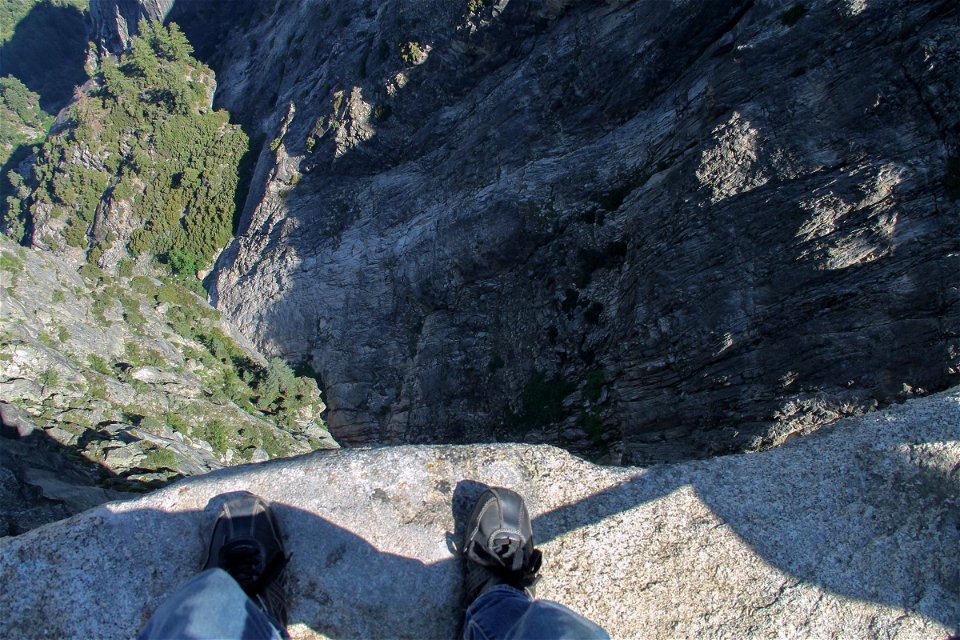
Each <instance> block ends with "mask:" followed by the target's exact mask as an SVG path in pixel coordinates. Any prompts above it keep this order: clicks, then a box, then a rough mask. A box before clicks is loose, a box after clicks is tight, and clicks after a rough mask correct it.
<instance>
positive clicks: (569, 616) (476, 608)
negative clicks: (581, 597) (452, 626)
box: [463, 584, 610, 640]
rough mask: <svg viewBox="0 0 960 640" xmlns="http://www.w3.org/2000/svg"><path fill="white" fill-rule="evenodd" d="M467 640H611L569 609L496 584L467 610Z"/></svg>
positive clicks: (600, 629)
mask: <svg viewBox="0 0 960 640" xmlns="http://www.w3.org/2000/svg"><path fill="white" fill-rule="evenodd" d="M463 637H464V640H581V639H596V640H601V639H602V640H610V636H609V635H607V632H606V631H604V630H603V629H602V628H601V627H599V626H597V625H595V624H594V623H592V622H590V621H589V620H587V619H586V618H584V617H583V616H581V615H579V614H577V613H575V612H574V611H572V610H570V609H568V608H567V607H565V606H563V605H561V604H557V603H556V602H550V601H548V600H533V599H532V598H531V597H530V596H529V595H527V593H526V592H525V591H521V590H520V589H514V588H513V587H510V586H507V585H502V584H501V585H497V586H496V587H494V588H493V589H490V591H487V592H486V593H484V594H483V595H482V596H480V597H479V598H477V599H476V600H475V601H474V602H473V604H471V605H470V607H469V608H468V609H467V615H466V618H465V620H464V623H463Z"/></svg>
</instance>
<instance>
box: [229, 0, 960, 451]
mask: <svg viewBox="0 0 960 640" xmlns="http://www.w3.org/2000/svg"><path fill="white" fill-rule="evenodd" d="M471 7H473V8H474V10H473V12H470V11H467V10H464V7H463V6H461V5H451V4H450V3H446V2H414V1H408V2H386V3H375V4H370V3H365V2H357V3H353V4H343V3H338V4H336V5H327V4H323V3H310V2H290V3H283V4H282V5H277V7H276V8H273V9H271V8H268V7H264V8H263V11H262V14H261V15H259V16H257V17H256V19H254V20H252V21H251V23H250V26H249V27H248V28H247V29H246V30H243V31H242V34H241V35H237V36H236V37H232V38H230V39H229V40H228V41H227V43H226V44H225V45H224V46H225V49H224V50H223V51H222V52H221V55H222V64H221V66H220V68H219V76H218V77H219V81H220V85H219V86H220V90H219V93H218V100H219V101H220V102H221V103H222V104H224V105H225V106H227V107H228V108H230V110H231V112H232V113H234V114H237V116H238V117H240V118H241V119H242V120H244V121H246V122H248V123H249V125H250V126H252V127H254V128H257V129H260V130H261V131H262V133H263V135H264V143H263V144H264V146H263V152H262V154H261V156H260V161H259V164H258V168H257V171H256V173H255V177H254V182H253V185H252V187H251V192H250V197H249V199H248V201H247V211H246V216H245V219H244V221H243V224H242V228H241V234H240V237H238V238H237V239H236V241H235V242H234V243H233V244H232V245H231V246H230V247H228V248H227V250H226V251H225V252H224V253H223V254H222V256H221V259H220V262H219V264H218V266H217V269H216V272H215V275H214V288H213V291H212V293H213V296H214V298H215V300H216V304H217V305H218V306H219V307H220V308H222V309H223V310H224V311H225V312H226V313H228V314H229V315H230V316H231V317H232V318H234V319H235V320H236V321H237V323H238V324H239V325H240V326H242V327H244V330H245V331H247V333H248V335H250V336H251V338H253V339H254V340H256V341H258V342H259V344H260V345H261V346H263V347H264V348H265V349H266V350H268V351H270V352H276V353H283V354H285V355H286V356H287V357H289V358H291V359H293V360H299V359H308V360H310V361H311V362H312V363H313V365H314V367H315V368H316V369H317V370H318V371H319V372H320V373H321V374H322V376H323V379H324V382H325V383H326V390H327V398H328V402H329V406H330V416H329V423H330V426H331V428H332V429H333V430H334V433H335V434H336V435H337V437H338V438H340V439H341V440H342V441H344V442H347V443H364V442H451V441H469V440H485V439H490V438H492V437H500V438H503V439H526V440H528V441H549V442H554V443H559V444H562V445H564V446H567V447H569V448H571V449H573V450H577V451H583V452H589V453H591V454H592V455H603V454H604V452H606V457H604V458H603V459H605V460H610V461H624V462H629V461H655V460H670V459H681V458H687V457H700V456H704V455H709V454H712V453H717V452H724V451H738V450H744V449H757V448H761V449H762V448H765V447H769V446H774V445H776V444H778V443H780V442H783V441H784V440H785V439H786V438H789V437H791V436H792V435H794V434H798V433H807V432H809V431H811V430H814V429H816V428H817V427H819V426H820V425H823V424H826V423H829V422H831V421H833V420H836V419H837V418H838V417H840V416H843V415H849V414H856V413H859V412H862V411H864V410H868V409H870V408H873V407H875V406H877V405H878V404H880V405H882V404H884V403H887V402H890V401H894V400H900V399H903V398H906V397H910V396H912V395H914V394H918V393H924V392H929V391H930V390H935V389H942V388H944V387H946V386H949V385H951V384H955V383H956V381H957V372H958V353H960V351H958V346H957V336H958V335H960V306H958V304H957V299H958V293H957V283H958V280H960V277H958V274H960V263H958V253H957V250H958V238H960V228H958V220H960V214H958V211H960V209H958V204H957V200H956V197H957V195H958V192H957V190H956V189H957V185H958V184H960V183H958V180H960V177H958V176H960V174H958V173H957V172H958V171H960V168H958V167H960V165H958V161H957V160H956V157H957V154H958V153H960V146H958V145H960V137H958V133H960V128H958V127H960V101H958V95H960V94H958V92H960V78H958V71H957V69H958V68H960V67H958V66H957V63H958V61H960V49H958V44H957V43H958V42H960V33H958V31H957V24H958V22H957V11H958V8H957V6H956V4H955V3H949V2H934V1H929V2H919V3H913V4H909V5H907V4H904V3H900V2H892V1H889V2H869V3H863V2H805V3H796V4H795V3H784V2H778V1H772V0H769V1H756V2H738V3H694V4H689V3H666V2H658V3H634V2H609V3H603V4H597V3H586V2H584V3H578V2H555V3H548V4H545V5H544V4H541V3H528V2H522V1H513V2H497V3H475V4H473V5H471ZM733 423H736V424H737V425H738V427H737V428H736V429H732V428H728V427H725V426H724V425H729V424H733Z"/></svg>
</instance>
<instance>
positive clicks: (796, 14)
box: [780, 2, 807, 27]
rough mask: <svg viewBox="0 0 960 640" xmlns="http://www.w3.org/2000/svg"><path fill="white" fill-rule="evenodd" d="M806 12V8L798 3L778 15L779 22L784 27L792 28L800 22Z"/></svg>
mask: <svg viewBox="0 0 960 640" xmlns="http://www.w3.org/2000/svg"><path fill="white" fill-rule="evenodd" d="M806 12H807V8H806V7H805V6H804V5H803V4H801V3H799V2H798V3H797V4H795V5H793V6H792V7H790V8H789V9H787V10H786V11H784V12H783V13H781V14H780V22H782V23H783V24H784V26H787V27H792V26H793V25H795V24H797V22H799V21H800V18H802V17H803V14H805V13H806Z"/></svg>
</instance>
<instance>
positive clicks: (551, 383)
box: [507, 371, 576, 432]
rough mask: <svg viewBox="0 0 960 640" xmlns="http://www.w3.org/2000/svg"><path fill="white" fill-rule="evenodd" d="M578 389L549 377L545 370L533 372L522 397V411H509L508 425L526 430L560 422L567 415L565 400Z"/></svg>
mask: <svg viewBox="0 0 960 640" xmlns="http://www.w3.org/2000/svg"><path fill="white" fill-rule="evenodd" d="M575 389H576V385H575V384H573V383H571V382H569V381H567V380H563V379H562V378H559V377H555V378H551V379H549V380H548V379H547V378H546V376H545V375H544V373H543V372H541V371H537V372H535V373H534V374H533V376H532V377H531V378H530V380H529V381H528V382H527V384H526V386H525V387H524V389H523V394H522V395H521V397H520V412H519V413H513V412H512V411H508V412H507V425H508V426H510V427H512V428H514V429H519V430H520V431H523V432H526V431H529V430H530V429H534V428H537V427H544V426H546V425H548V424H550V423H552V422H559V421H560V420H562V419H563V418H564V417H565V416H566V412H565V411H564V409H563V400H564V398H566V397H567V396H569V395H570V394H571V393H573V391H574V390H575Z"/></svg>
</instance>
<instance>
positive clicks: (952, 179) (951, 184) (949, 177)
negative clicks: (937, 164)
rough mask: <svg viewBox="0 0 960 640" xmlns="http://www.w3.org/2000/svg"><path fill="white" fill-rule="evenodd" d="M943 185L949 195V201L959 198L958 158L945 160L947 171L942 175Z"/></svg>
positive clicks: (959, 174)
mask: <svg viewBox="0 0 960 640" xmlns="http://www.w3.org/2000/svg"><path fill="white" fill-rule="evenodd" d="M943 184H944V185H946V187H947V191H949V193H950V199H951V200H956V199H958V198H960V156H950V157H949V158H947V171H946V173H944V175H943Z"/></svg>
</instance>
